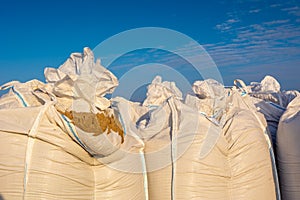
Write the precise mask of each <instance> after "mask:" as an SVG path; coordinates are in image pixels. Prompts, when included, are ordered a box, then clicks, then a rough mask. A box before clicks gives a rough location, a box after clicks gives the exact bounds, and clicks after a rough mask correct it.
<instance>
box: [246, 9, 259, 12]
mask: <svg viewBox="0 0 300 200" xmlns="http://www.w3.org/2000/svg"><path fill="white" fill-rule="evenodd" d="M260 11H261V9H255V10H249V13H258V12H260Z"/></svg>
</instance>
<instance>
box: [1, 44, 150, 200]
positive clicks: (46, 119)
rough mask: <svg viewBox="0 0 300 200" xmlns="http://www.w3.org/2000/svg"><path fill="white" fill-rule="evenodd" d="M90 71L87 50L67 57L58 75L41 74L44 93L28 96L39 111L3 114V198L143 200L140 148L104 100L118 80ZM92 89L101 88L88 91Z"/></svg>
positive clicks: (15, 110) (13, 110)
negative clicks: (44, 77) (43, 79)
mask: <svg viewBox="0 0 300 200" xmlns="http://www.w3.org/2000/svg"><path fill="white" fill-rule="evenodd" d="M72 58H73V59H72ZM95 66H96V68H97V67H99V66H100V65H99V62H98V64H97V63H94V61H93V55H92V53H91V51H90V50H89V49H85V53H84V54H72V56H71V58H70V59H69V60H68V61H67V62H66V63H65V64H64V65H62V67H60V68H59V69H58V70H55V69H47V70H45V72H46V73H45V74H46V77H47V80H48V83H47V84H46V86H47V87H46V89H45V87H41V88H38V89H34V88H33V89H32V88H30V87H29V90H28V91H29V92H27V90H26V91H25V92H27V93H28V94H31V96H29V98H33V97H34V98H37V99H38V101H37V102H39V105H36V104H34V106H31V105H28V104H26V105H25V104H21V105H23V106H25V107H24V108H19V107H20V105H13V106H10V108H9V109H1V110H0V116H1V117H0V119H1V121H0V123H1V125H0V127H1V128H0V137H1V139H0V141H1V144H2V146H3V147H5V151H1V152H2V154H1V155H0V160H1V162H0V163H3V164H1V170H0V174H1V175H0V177H1V178H0V179H1V180H0V182H1V183H0V184H1V186H0V188H1V189H0V190H1V191H0V193H1V194H2V195H3V197H4V199H21V198H23V199H41V198H45V199H120V198H121V199H147V192H145V191H146V189H147V188H145V186H144V182H146V181H145V177H144V175H145V173H143V171H145V170H144V169H143V162H144V159H143V154H141V152H142V148H143V143H142V142H141V141H140V140H138V139H137V138H136V137H135V136H132V135H126V134H125V132H124V130H123V128H122V126H121V122H120V120H119V119H121V118H122V117H121V115H120V114H118V112H117V111H115V110H114V109H112V108H109V106H110V101H109V100H108V99H106V98H104V97H103V96H104V95H105V94H106V93H107V92H110V91H112V90H113V88H114V87H115V86H116V85H117V80H116V78H115V77H114V76H113V75H112V74H111V73H110V72H109V71H107V70H106V69H104V68H103V67H100V69H98V70H97V69H94V67H95ZM49 70H50V71H49ZM78 73H79V74H80V75H83V76H82V77H81V76H79V74H78ZM90 80H91V81H92V82H90ZM101 81H103V84H101ZM95 82H97V83H98V84H95V85H92V86H97V85H99V86H100V88H98V87H97V88H93V87H86V86H87V84H91V83H95ZM44 89H45V90H44ZM91 89H92V90H93V91H91ZM32 90H34V91H33V92H32ZM86 91H88V92H91V93H90V94H91V96H88V95H87V93H86ZM93 92H95V93H93ZM27 93H25V94H27ZM19 94H20V95H18V94H17V97H18V98H21V102H23V101H24V99H23V96H26V95H24V94H23V93H22V92H19ZM47 96H48V97H47ZM0 102H1V99H0ZM74 105H75V106H74ZM26 106H27V107H26ZM12 107H14V108H12ZM16 122H17V123H16ZM87 123H88V124H89V125H87ZM103 138H104V139H103ZM99 141H100V142H99ZM7 152H8V153H7ZM141 183H142V184H141ZM145 184H146V183H145Z"/></svg>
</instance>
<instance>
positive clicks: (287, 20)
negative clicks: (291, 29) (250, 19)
mask: <svg viewBox="0 0 300 200" xmlns="http://www.w3.org/2000/svg"><path fill="white" fill-rule="evenodd" d="M289 21H290V20H289V19H285V20H274V21H270V22H265V23H264V24H265V25H276V24H285V23H287V22H289Z"/></svg>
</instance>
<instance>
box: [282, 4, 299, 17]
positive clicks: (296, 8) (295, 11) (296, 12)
mask: <svg viewBox="0 0 300 200" xmlns="http://www.w3.org/2000/svg"><path fill="white" fill-rule="evenodd" d="M281 11H284V12H287V13H288V14H290V15H294V16H300V7H299V6H293V7H288V8H282V9H281Z"/></svg>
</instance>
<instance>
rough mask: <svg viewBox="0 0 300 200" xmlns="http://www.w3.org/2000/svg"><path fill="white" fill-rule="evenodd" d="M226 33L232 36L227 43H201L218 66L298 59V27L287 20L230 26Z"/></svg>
mask: <svg viewBox="0 0 300 200" xmlns="http://www.w3.org/2000/svg"><path fill="white" fill-rule="evenodd" d="M294 9H295V8H293V9H291V10H294ZM227 23H228V20H227V21H226V22H225V24H227ZM223 31H224V29H223ZM226 34H228V36H229V37H228V38H231V39H230V40H229V41H228V42H227V43H225V44H219V43H216V44H214V45H213V44H206V45H204V46H205V48H206V49H207V50H208V52H209V53H210V55H211V56H212V57H213V58H214V60H215V61H216V63H217V64H218V65H219V66H245V65H249V64H253V63H260V64H270V63H276V62H281V61H284V60H292V59H299V60H300V47H299V44H300V27H299V26H297V25H295V24H293V23H291V20H290V19H278V20H273V21H266V22H262V23H259V24H250V25H247V26H243V27H233V26H232V27H231V29H230V31H227V32H226Z"/></svg>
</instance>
